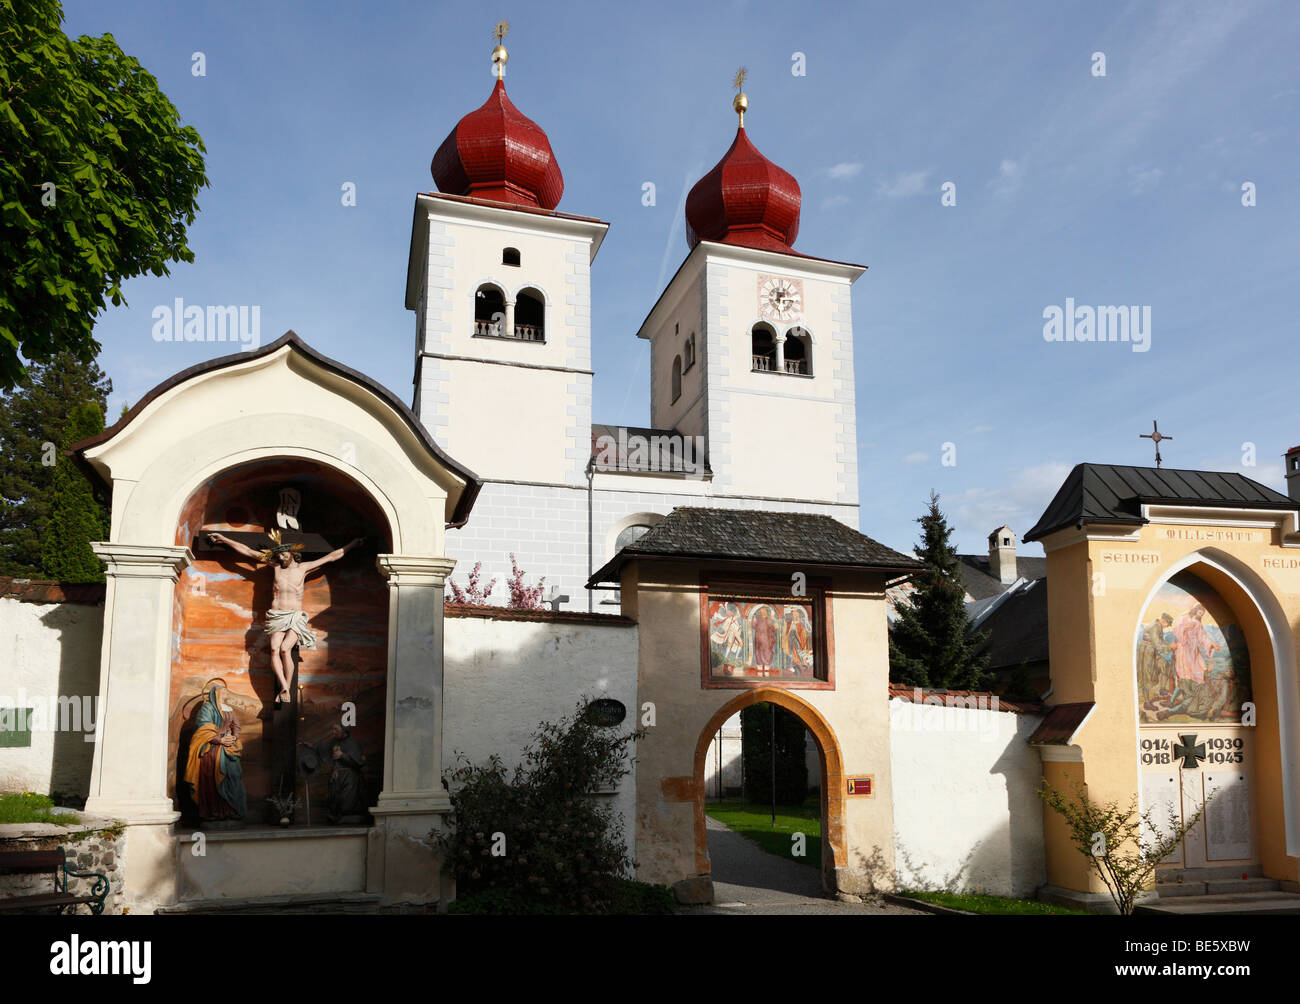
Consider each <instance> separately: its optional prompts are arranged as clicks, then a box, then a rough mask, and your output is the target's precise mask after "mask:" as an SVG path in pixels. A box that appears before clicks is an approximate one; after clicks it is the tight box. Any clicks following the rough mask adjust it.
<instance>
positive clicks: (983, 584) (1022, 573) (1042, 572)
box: [957, 554, 1047, 600]
mask: <svg viewBox="0 0 1300 1004" xmlns="http://www.w3.org/2000/svg"><path fill="white" fill-rule="evenodd" d="M957 559H958V560H959V561H960V562H961V564H960V565H959V566H958V571H959V572H960V573H961V584H962V586H963V587H964V588H965V589H966V593H967V595H968V596H970V598H971V599H972V600H985V599H988V598H989V597H990V596H998V595H1000V594H1001V593H1004V592H1006V591H1007V586H1006V585H1005V584H1004V583H1003V582H1002V580H1001V579H999V578H998V577H997V576H996V575H993V574H992V573H991V572H990V571H989V556H988V555H987V554H959V555H957ZM1016 576H1017V577H1018V578H1022V579H1045V578H1047V559H1046V558H1022V557H1017V558H1016Z"/></svg>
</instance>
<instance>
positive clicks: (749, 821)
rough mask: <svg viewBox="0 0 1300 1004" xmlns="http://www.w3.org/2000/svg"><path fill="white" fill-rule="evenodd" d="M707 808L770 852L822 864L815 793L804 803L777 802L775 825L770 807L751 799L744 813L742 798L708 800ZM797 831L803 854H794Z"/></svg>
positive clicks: (815, 864) (790, 858) (729, 827)
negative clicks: (756, 804) (721, 800)
mask: <svg viewBox="0 0 1300 1004" xmlns="http://www.w3.org/2000/svg"><path fill="white" fill-rule="evenodd" d="M704 811H705V812H706V813H708V814H709V815H710V816H712V817H713V818H714V819H716V820H717V821H718V822H720V823H722V824H723V825H724V826H726V827H727V828H728V829H730V830H735V831H736V832H737V833H739V834H740V835H741V836H742V837H744V838H745V839H746V840H750V841H752V842H753V843H755V844H757V845H758V846H759V847H761V848H762V849H763V850H765V851H767V852H768V853H769V854H776V855H778V856H779V857H783V858H788V859H789V860H791V861H794V862H796V863H798V864H803V865H810V866H811V867H813V868H820V867H821V866H822V823H821V805H820V803H819V801H818V799H817V797H816V796H814V797H813V798H810V799H809V800H808V801H807V802H805V803H804V804H803V805H778V806H777V807H776V826H773V825H772V810H771V807H763V806H755V805H754V804H753V803H752V802H750V803H748V804H746V806H745V809H744V811H743V812H742V811H741V808H740V800H739V799H735V800H728V801H725V802H708V803H707V804H706V805H705V807H704ZM795 833H802V834H803V835H804V848H803V849H804V856H803V857H795V856H794V854H793V853H792V850H793V848H794V841H793V839H792V835H793V834H795Z"/></svg>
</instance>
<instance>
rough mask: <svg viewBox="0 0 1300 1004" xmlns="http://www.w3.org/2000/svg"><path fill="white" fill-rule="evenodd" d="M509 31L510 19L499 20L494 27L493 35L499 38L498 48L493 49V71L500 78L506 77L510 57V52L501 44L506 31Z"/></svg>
mask: <svg viewBox="0 0 1300 1004" xmlns="http://www.w3.org/2000/svg"><path fill="white" fill-rule="evenodd" d="M509 31H510V22H509V21H498V22H497V26H496V27H495V28H493V29H492V37H493V38H495V39H496V40H497V44H496V48H494V49H493V50H492V72H493V73H495V74H496V77H497V79H498V80H501V79H503V78H504V77H505V75H506V62H507V61H508V60H509V59H510V53H508V52H507V51H506V47H505V46H504V45H502V44H501V43H502V42H504V41H505V37H506V33H507V32H509Z"/></svg>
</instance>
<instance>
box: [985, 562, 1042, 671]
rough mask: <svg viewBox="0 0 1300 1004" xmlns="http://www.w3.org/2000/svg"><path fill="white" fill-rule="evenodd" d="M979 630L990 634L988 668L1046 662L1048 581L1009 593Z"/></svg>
mask: <svg viewBox="0 0 1300 1004" xmlns="http://www.w3.org/2000/svg"><path fill="white" fill-rule="evenodd" d="M979 630H980V631H987V632H988V634H989V640H988V645H987V646H986V647H985V651H986V652H988V654H989V669H994V670H996V669H1015V668H1016V667H1018V666H1020V665H1021V664H1023V663H1028V664H1031V665H1032V664H1033V663H1042V662H1047V660H1048V646H1047V579H1045V578H1043V579H1035V580H1034V581H1032V582H1027V583H1025V584H1023V585H1022V586H1021V587H1020V588H1019V589H1014V590H1010V591H1009V592H1008V593H1007V595H1006V597H1005V598H1004V599H1003V600H1002V601H1001V602H1000V603H997V604H996V605H994V607H993V608H992V610H991V611H990V613H989V615H988V616H987V617H986V618H985V619H984V620H983V621H981V622H980V624H979Z"/></svg>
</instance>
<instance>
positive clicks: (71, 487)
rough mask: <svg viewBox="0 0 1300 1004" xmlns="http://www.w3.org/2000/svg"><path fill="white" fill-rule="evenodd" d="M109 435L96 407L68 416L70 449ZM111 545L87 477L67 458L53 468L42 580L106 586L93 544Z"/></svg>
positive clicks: (80, 407)
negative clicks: (103, 584) (99, 583)
mask: <svg viewBox="0 0 1300 1004" xmlns="http://www.w3.org/2000/svg"><path fill="white" fill-rule="evenodd" d="M103 431H104V415H103V412H101V411H100V410H99V405H97V404H95V402H93V401H87V402H86V403H84V404H79V405H76V406H74V407H73V408H72V410H71V411H70V412H69V413H68V420H67V422H66V424H65V432H64V436H63V440H64V446H65V449H66V447H67V446H69V445H71V444H72V443H77V442H80V441H81V440H83V439H89V438H90V437H91V436H93V435H95V434H96V433H98V432H103ZM107 539H108V514H107V513H106V512H105V509H104V506H102V505H100V504H99V502H97V501H96V500H95V493H94V489H92V488H91V486H90V482H89V481H87V480H86V476H85V475H84V474H82V473H81V471H80V470H78V469H77V467H76V466H75V465H74V464H73V463H72V459H71V458H70V457H67V456H60V457H59V458H58V462H57V463H56V464H55V466H54V490H53V492H52V493H51V500H50V519H49V523H48V524H47V525H46V528H45V533H44V535H43V536H42V538H41V577H42V578H46V579H54V580H55V581H57V582H103V581H104V572H103V569H102V568H101V567H100V561H99V558H97V557H96V556H95V552H94V551H92V550H91V549H90V542H91V541H92V540H107Z"/></svg>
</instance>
